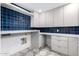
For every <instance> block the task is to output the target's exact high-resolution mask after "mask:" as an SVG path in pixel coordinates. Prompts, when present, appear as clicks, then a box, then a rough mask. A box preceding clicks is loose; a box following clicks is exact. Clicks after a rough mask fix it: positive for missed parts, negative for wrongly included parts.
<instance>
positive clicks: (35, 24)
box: [31, 12, 40, 27]
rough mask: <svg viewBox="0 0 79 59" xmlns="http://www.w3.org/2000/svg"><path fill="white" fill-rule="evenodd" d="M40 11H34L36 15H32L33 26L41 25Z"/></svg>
mask: <svg viewBox="0 0 79 59" xmlns="http://www.w3.org/2000/svg"><path fill="white" fill-rule="evenodd" d="M39 20H40V19H39V13H38V12H34V16H33V17H32V20H31V26H32V27H39V25H40V22H39Z"/></svg>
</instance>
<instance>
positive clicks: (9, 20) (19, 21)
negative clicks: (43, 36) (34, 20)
mask: <svg viewBox="0 0 79 59" xmlns="http://www.w3.org/2000/svg"><path fill="white" fill-rule="evenodd" d="M30 20H31V17H30V16H28V15H24V14H22V13H19V12H16V11H13V10H11V9H8V8H5V7H1V30H27V29H30V22H31V21H30Z"/></svg>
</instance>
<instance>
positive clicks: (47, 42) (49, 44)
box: [46, 35, 51, 48]
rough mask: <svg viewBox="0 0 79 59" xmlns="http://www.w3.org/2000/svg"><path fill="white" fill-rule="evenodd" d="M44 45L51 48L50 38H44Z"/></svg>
mask: <svg viewBox="0 0 79 59" xmlns="http://www.w3.org/2000/svg"><path fill="white" fill-rule="evenodd" d="M46 45H47V46H48V47H49V48H51V36H50V35H48V36H46Z"/></svg>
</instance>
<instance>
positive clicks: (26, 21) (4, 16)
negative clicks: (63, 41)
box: [1, 6, 79, 34]
mask: <svg viewBox="0 0 79 59" xmlns="http://www.w3.org/2000/svg"><path fill="white" fill-rule="evenodd" d="M29 29H35V30H36V29H37V30H40V32H47V33H66V34H79V26H70V27H33V28H31V16H28V15H25V14H22V13H19V12H17V11H14V10H11V9H8V8H5V7H2V6H1V30H2V31H4V30H29ZM57 29H58V30H59V31H58V32H57Z"/></svg>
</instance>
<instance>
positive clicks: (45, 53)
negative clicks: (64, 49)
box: [36, 48, 60, 56]
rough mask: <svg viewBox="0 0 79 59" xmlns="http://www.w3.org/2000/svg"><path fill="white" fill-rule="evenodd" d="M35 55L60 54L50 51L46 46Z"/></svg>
mask: <svg viewBox="0 0 79 59" xmlns="http://www.w3.org/2000/svg"><path fill="white" fill-rule="evenodd" d="M36 56H60V55H59V54H57V53H55V52H52V51H50V50H49V49H48V48H44V49H42V50H41V51H40V52H39V53H38V54H37V55H36Z"/></svg>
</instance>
